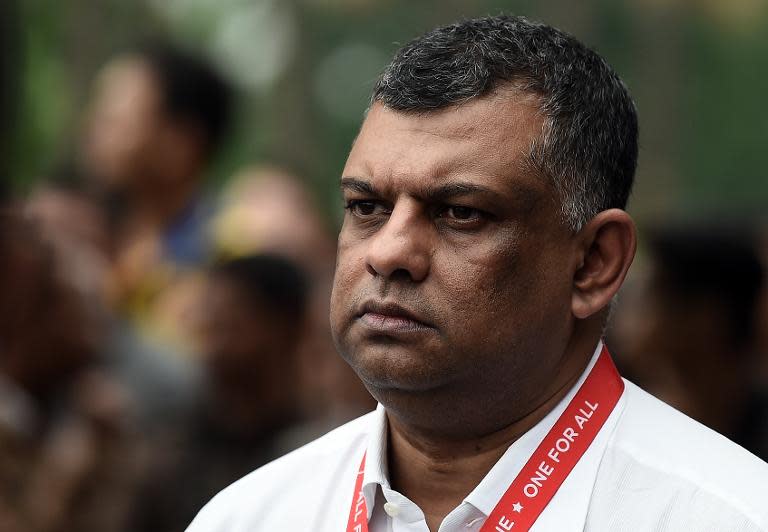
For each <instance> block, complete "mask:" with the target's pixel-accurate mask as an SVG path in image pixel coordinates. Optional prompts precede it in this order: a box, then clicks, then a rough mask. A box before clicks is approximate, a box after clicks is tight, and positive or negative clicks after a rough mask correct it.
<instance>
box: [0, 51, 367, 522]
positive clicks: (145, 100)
mask: <svg viewBox="0 0 768 532" xmlns="http://www.w3.org/2000/svg"><path fill="white" fill-rule="evenodd" d="M233 106H234V104H233V98H232V94H231V89H230V88H229V86H228V84H227V83H226V81H225V80H224V79H222V77H221V76H220V75H219V74H218V73H217V72H215V71H214V70H213V69H212V67H211V66H209V65H208V64H206V63H205V62H204V61H202V60H200V59H199V58H197V57H195V56H192V55H189V54H187V53H185V52H182V51H179V50H176V49H173V48H171V47H168V46H167V45H162V44H153V45H149V46H145V47H142V48H137V49H135V50H132V51H130V52H128V53H125V54H122V55H120V56H118V57H115V58H114V59H112V60H111V61H109V62H108V64H106V65H105V66H104V67H103V69H102V70H101V71H100V73H99V75H98V77H97V79H96V80H94V84H93V94H92V99H91V101H90V103H89V105H88V107H87V109H84V110H83V120H82V122H83V124H82V135H81V137H80V138H78V139H77V141H76V142H75V143H74V144H75V145H76V149H75V150H73V153H71V154H70V156H69V157H68V158H67V160H66V161H64V162H63V163H62V164H61V165H60V167H59V168H56V169H54V171H52V172H51V175H50V176H46V179H42V180H41V182H40V184H39V185H38V186H36V187H35V188H34V189H33V190H32V191H30V193H29V194H26V195H25V196H24V197H16V198H14V197H7V198H5V201H4V205H3V209H2V214H1V216H2V218H1V219H0V256H2V257H3V260H2V261H1V262H0V272H1V273H0V294H2V297H0V530H3V531H4V532H37V531H40V532H43V531H46V532H47V531H67V532H76V531H114V532H119V531H124V530H126V531H127V530H142V531H147V532H150V531H163V532H170V531H180V530H183V529H184V528H185V527H186V525H187V524H189V522H190V521H191V520H192V518H193V517H194V515H195V513H196V512H197V510H199V509H200V507H201V506H202V505H203V504H204V503H205V502H206V501H207V500H208V499H210V497H212V496H213V495H214V494H215V493H216V492H217V491H219V490H220V489H222V488H223V487H225V486H226V485H228V484H229V483H231V482H233V481H234V480H236V479H237V478H239V477H241V476H243V475H245V474H246V473H248V472H249V471H251V470H253V469H254V468H256V467H258V466H259V465H261V464H263V463H265V462H267V461H269V460H271V459H273V458H276V457H277V456H280V455H282V454H285V453H286V452H288V451H290V450H292V449H294V448H296V447H297V446H299V445H301V444H302V443H304V442H306V441H308V440H310V439H313V438H314V437H317V436H318V435H320V434H322V433H323V432H325V431H327V430H328V429H330V428H333V427H335V426H337V425H338V424H340V423H342V422H344V421H346V420H349V419H352V418H353V417H356V416H358V415H360V414H362V413H364V412H366V411H369V410H370V409H371V408H372V407H373V406H374V402H373V400H372V399H371V398H370V396H369V395H368V393H367V392H366V391H365V389H364V388H363V387H362V385H361V384H360V383H359V382H358V381H357V379H356V377H355V376H354V374H353V373H352V372H351V370H349V368H347V367H346V365H345V364H344V363H343V362H342V361H341V360H340V359H339V358H338V357H337V356H336V355H335V353H334V348H333V343H332V340H331V337H330V332H329V327H328V317H327V316H328V312H327V304H328V296H329V291H330V282H331V276H332V274H333V264H334V253H335V245H334V237H333V233H332V231H331V230H330V227H331V224H329V223H327V222H326V220H325V219H324V218H323V216H322V215H321V214H320V211H319V209H318V208H317V207H316V206H315V204H314V199H313V197H312V195H311V194H310V193H309V191H308V189H307V187H306V186H305V184H304V181H303V180H302V179H300V178H299V177H297V176H294V175H291V174H290V173H289V172H287V171H286V170H283V169H280V168H274V167H269V166H256V165H253V166H248V167H246V168H243V169H242V170H241V171H239V172H238V173H237V175H235V176H233V177H232V179H230V180H229V181H228V183H227V184H226V186H225V187H224V188H223V190H216V191H212V190H209V187H207V186H206V183H205V182H204V176H205V174H206V170H207V167H208V165H209V164H210V163H211V161H212V158H213V157H214V155H215V153H216V150H217V149H218V148H219V147H220V145H221V143H222V142H223V141H224V139H225V138H226V132H227V125H228V123H229V119H230V117H231V115H232V113H233V112H235V109H234V108H233Z"/></svg>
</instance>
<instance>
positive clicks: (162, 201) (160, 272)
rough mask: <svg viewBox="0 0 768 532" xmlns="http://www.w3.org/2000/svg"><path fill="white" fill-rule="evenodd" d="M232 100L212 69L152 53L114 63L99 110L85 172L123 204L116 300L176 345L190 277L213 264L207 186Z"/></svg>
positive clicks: (94, 111) (163, 49)
mask: <svg viewBox="0 0 768 532" xmlns="http://www.w3.org/2000/svg"><path fill="white" fill-rule="evenodd" d="M230 100H231V94H230V88H229V86H228V85H227V83H226V81H225V80H224V79H223V78H222V77H221V76H219V74H218V73H217V72H216V71H215V70H214V69H213V68H212V67H211V66H210V65H208V64H207V63H206V62H205V61H203V60H202V59H200V58H198V57H197V56H194V55H191V54H188V53H186V52H183V51H180V50H177V49H175V48H171V47H168V46H165V45H152V46H147V47H143V48H140V49H137V50H135V51H132V52H129V53H126V54H122V55H119V56H117V57H116V58H114V59H112V60H111V61H110V62H109V63H107V65H106V66H105V67H104V69H103V70H102V71H101V72H100V75H99V77H98V79H97V83H96V90H95V94H94V98H93V102H92V104H91V109H90V114H89V117H88V123H87V127H86V135H85V137H84V141H83V146H82V148H81V152H82V153H81V154H80V158H81V161H80V165H81V166H82V171H83V172H84V173H85V174H86V175H87V176H89V177H90V179H91V180H92V181H94V182H95V184H96V188H98V189H100V191H101V192H102V193H103V194H104V195H105V196H106V197H108V198H110V200H112V203H114V208H113V211H114V212H113V213H112V214H113V220H112V222H113V223H112V225H113V231H112V232H113V233H114V238H113V248H114V250H113V255H114V257H113V268H112V270H113V271H112V283H111V289H112V297H113V299H114V301H115V303H116V305H117V306H118V307H119V309H120V310H121V311H123V312H124V313H125V314H127V315H128V316H129V317H130V318H131V319H132V321H133V322H134V323H137V324H140V325H142V326H147V325H148V326H149V329H150V332H151V333H152V335H154V336H160V337H161V338H163V339H164V340H167V341H169V342H170V343H172V344H175V343H177V342H180V343H183V338H184V335H185V333H186V332H187V331H185V330H183V324H180V323H179V320H180V319H179V318H177V316H176V315H175V314H174V312H175V311H176V310H177V308H178V307H177V305H178V303H177V302H178V301H179V300H180V299H183V300H184V301H185V302H186V300H187V299H186V290H188V287H190V286H192V284H194V282H193V281H192V278H193V276H192V275H190V274H191V273H192V272H195V271H196V270H198V269H199V268H200V267H201V266H202V265H203V264H204V263H205V262H206V261H207V260H208V259H210V254H211V249H210V248H211V243H210V242H209V238H208V230H209V227H208V224H209V222H210V218H211V216H212V214H213V210H214V209H213V205H212V202H211V201H210V200H209V199H207V198H206V197H205V195H204V192H203V186H202V185H203V178H204V175H205V172H206V170H207V169H208V165H209V163H210V162H211V160H212V158H213V156H214V155H215V153H216V151H217V149H218V148H219V147H220V145H221V142H222V140H223V138H224V135H225V134H226V130H227V124H228V121H229V114H230V107H231V101H230ZM169 309H170V310H169ZM185 310H186V309H185ZM182 346H183V347H187V346H186V345H182Z"/></svg>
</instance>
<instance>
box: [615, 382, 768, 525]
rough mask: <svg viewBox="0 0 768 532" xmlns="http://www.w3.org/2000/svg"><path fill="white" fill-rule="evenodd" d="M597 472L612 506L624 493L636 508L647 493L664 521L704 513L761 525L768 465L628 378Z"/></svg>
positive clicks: (766, 521) (767, 518)
mask: <svg viewBox="0 0 768 532" xmlns="http://www.w3.org/2000/svg"><path fill="white" fill-rule="evenodd" d="M601 476H602V477H603V479H606V478H610V479H611V480H610V482H607V483H606V484H607V485H608V486H610V488H611V489H612V490H613V493H614V494H615V495H613V496H612V497H613V499H614V500H613V501H612V504H613V505H618V506H616V507H621V501H620V500H617V499H618V498H620V497H622V496H625V495H626V496H628V494H630V493H631V494H632V497H628V498H632V499H634V503H629V504H634V505H635V506H638V505H640V503H639V502H638V499H637V498H636V497H642V494H643V493H644V492H645V491H646V490H648V493H649V499H648V501H647V505H648V506H647V508H648V509H651V508H653V506H654V505H658V506H659V507H661V506H664V505H667V508H666V509H665V510H664V512H668V513H666V514H665V515H666V516H667V517H666V518H670V513H669V512H671V514H677V515H679V518H680V519H681V520H682V521H684V520H688V522H689V524H690V523H691V522H695V521H696V520H700V519H704V518H705V516H706V515H710V514H711V515H712V516H713V517H712V518H711V519H715V517H714V516H715V515H719V516H720V517H718V519H728V520H730V521H731V522H733V521H734V520H735V521H739V520H741V521H743V522H744V523H747V524H749V526H746V525H745V527H743V528H735V529H736V530H768V505H766V504H765V493H764V490H765V486H768V464H766V463H765V462H763V461H762V460H760V459H759V458H757V457H756V456H754V455H752V454H750V453H749V452H748V451H746V450H745V449H743V448H742V447H739V446H738V445H736V444H735V443H733V442H731V441H730V440H728V439H727V438H725V437H724V436H721V435H720V434H718V433H716V432H714V431H712V430H711V429H709V428H707V427H705V426H703V425H701V424H700V423H698V422H696V421H694V420H693V419H691V418H689V417H688V416H686V415H684V414H682V413H681V412H678V411H677V410H675V409H674V408H672V407H670V406H668V405H666V404H664V403H663V402H661V401H659V400H658V399H656V398H654V397H652V396H651V395H650V394H648V393H646V392H645V391H643V390H641V389H640V388H638V387H637V386H635V385H634V384H632V383H630V382H627V386H626V406H625V409H624V412H623V413H622V415H621V420H620V422H619V423H618V424H617V427H616V430H615V432H614V434H613V436H612V438H611V443H610V444H609V447H608V449H607V452H606V455H605V457H604V460H603V464H602V465H601ZM606 489H608V488H607V487H606ZM672 504H674V510H670V509H669V508H670V507H669V506H668V505H672ZM646 513H647V514H649V515H653V511H650V512H646ZM694 514H695V515H694ZM703 522H704V521H702V523H703ZM718 522H719V521H718ZM708 523H709V524H710V525H711V524H712V521H711V520H710V521H708ZM689 529H690V530H698V528H689ZM710 529H711V528H710ZM664 530H666V528H665V529H664Z"/></svg>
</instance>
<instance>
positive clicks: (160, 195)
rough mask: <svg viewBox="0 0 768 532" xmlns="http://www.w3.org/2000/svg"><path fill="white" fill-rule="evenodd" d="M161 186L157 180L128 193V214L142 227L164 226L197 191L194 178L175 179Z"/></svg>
mask: <svg viewBox="0 0 768 532" xmlns="http://www.w3.org/2000/svg"><path fill="white" fill-rule="evenodd" d="M171 185H172V186H166V187H164V186H162V180H157V181H156V182H155V183H154V184H153V185H152V186H151V187H147V188H144V187H137V188H136V189H134V190H133V191H132V192H131V193H130V201H131V207H130V216H131V218H132V220H133V222H134V223H135V224H136V225H138V226H143V227H158V228H162V227H166V226H167V225H168V224H170V223H171V222H172V221H173V220H174V218H176V216H178V215H179V213H180V212H181V211H182V210H184V208H185V207H187V205H189V203H190V201H192V198H193V197H194V196H195V194H196V193H197V189H198V185H197V183H196V181H195V180H193V179H187V180H177V181H174V182H173V183H171Z"/></svg>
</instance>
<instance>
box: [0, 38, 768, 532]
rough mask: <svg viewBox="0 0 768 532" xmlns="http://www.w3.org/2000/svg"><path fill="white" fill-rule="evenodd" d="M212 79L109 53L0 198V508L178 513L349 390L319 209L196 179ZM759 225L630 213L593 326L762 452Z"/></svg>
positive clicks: (66, 513) (333, 411)
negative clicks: (628, 258) (42, 167)
mask: <svg viewBox="0 0 768 532" xmlns="http://www.w3.org/2000/svg"><path fill="white" fill-rule="evenodd" d="M235 101H236V100H235V99H234V98H233V96H232V92H231V89H230V88H229V85H228V83H227V82H226V80H225V79H223V78H222V77H221V76H220V74H218V73H217V72H216V71H215V70H214V69H213V68H212V67H211V66H210V65H208V64H206V63H205V62H204V61H202V60H201V59H200V58H198V57H195V56H193V55H189V54H187V53H185V52H183V51H180V50H177V49H174V48H171V47H168V46H167V45H162V44H153V45H149V46H146V47H141V48H137V49H134V50H132V51H130V52H127V53H124V54H121V55H119V56H117V57H115V58H113V59H112V60H110V61H109V62H108V63H107V64H106V65H105V66H104V67H103V68H102V69H101V71H100V73H99V75H98V77H97V78H96V79H95V80H94V82H93V92H92V98H91V101H90V102H89V105H88V107H87V109H84V110H83V118H82V130H81V131H82V132H81V135H80V137H79V138H78V139H76V141H75V142H74V143H73V145H74V146H75V147H76V148H75V149H74V150H73V153H71V154H69V156H68V157H67V159H66V160H65V161H63V162H62V164H61V165H60V166H59V167H58V168H56V169H54V170H52V172H51V174H50V175H49V176H44V177H45V178H44V179H41V180H40V183H39V184H38V185H37V186H36V187H35V188H34V189H33V190H31V191H30V192H29V193H28V194H25V195H24V196H23V197H22V196H19V197H11V196H10V194H9V195H8V197H5V198H4V199H3V207H2V213H0V257H2V258H3V260H2V261H0V294H1V295H0V530H2V531H4V532H53V531H68V532H78V531H114V532H121V531H132V530H141V531H145V532H152V531H163V532H174V531H181V530H183V529H184V528H185V527H186V525H187V524H188V523H189V522H190V521H191V520H192V518H193V517H194V515H195V513H196V512H197V510H199V508H200V507H201V506H202V505H203V504H204V503H205V502H206V501H207V500H208V499H209V498H210V497H211V496H212V495H214V494H215V493H216V492H217V491H219V490H220V489H222V488H223V487H225V486H226V485H228V484H229V483H231V482H233V481H234V480H236V479H237V478H239V477H241V476H243V475H244V474H246V473H248V472H249V471H251V470H252V469H254V468H256V467H257V466H259V465H261V464H263V463H265V462H267V461H269V460H271V459H273V458H275V457H277V456H279V455H281V454H284V453H286V452H288V451H290V450H292V449H294V448H296V447H298V446H299V445H301V444H302V443H304V442H306V441H309V440H310V439H313V438H314V437H316V436H318V435H320V434H322V433H323V432H325V431H327V430H328V429H330V428H333V427H335V426H337V425H339V424H341V423H342V422H344V421H346V420H349V419H352V418H354V417H356V416H358V415H360V414H362V413H364V412H366V411H368V410H370V409H371V408H373V406H374V402H373V400H372V399H371V397H370V396H369V395H368V393H367V392H366V391H365V389H364V388H363V387H362V385H361V384H360V383H359V382H358V381H357V379H356V377H355V376H354V374H353V373H352V372H351V370H350V369H349V368H348V367H347V366H346V365H345V364H344V363H343V362H342V361H341V359H340V358H339V357H337V356H336V355H335V352H334V347H333V343H332V340H331V337H330V332H329V327H328V312H327V305H328V297H329V291H330V283H331V277H332V274H333V266H334V253H335V242H334V235H333V230H332V225H333V224H332V223H330V222H329V221H328V220H326V219H325V218H324V216H323V215H322V214H321V211H320V210H319V209H318V208H317V206H316V205H315V203H314V198H313V195H312V194H311V193H310V191H309V189H308V188H307V186H306V182H305V180H304V179H302V177H301V176H295V175H292V174H291V173H290V172H289V171H287V170H285V169H282V168H277V167H273V166H269V165H259V164H255V163H254V164H253V165H249V166H246V167H243V168H242V169H241V170H239V171H238V172H236V174H235V175H233V176H232V177H231V178H230V179H229V180H228V181H227V182H226V183H225V184H224V186H223V187H222V188H221V189H217V190H211V189H210V188H209V187H208V186H206V183H205V182H204V176H205V174H206V170H207V168H208V166H209V165H210V164H211V161H212V159H213V157H214V156H215V154H216V151H217V150H218V149H219V148H220V147H221V144H222V143H223V142H226V139H227V126H228V124H229V120H230V117H231V116H232V114H233V113H236V112H237V109H236V105H235ZM765 236H766V235H765V234H761V232H760V231H759V228H755V227H751V226H749V225H728V226H726V225H725V224H723V223H720V224H713V222H712V220H709V221H707V220H702V221H701V222H688V223H685V224H665V225H661V226H658V227H648V228H645V229H644V230H643V231H642V239H643V241H644V242H645V247H644V249H643V250H642V251H641V254H640V258H639V260H638V264H636V265H635V271H634V273H633V276H632V278H631V279H630V282H629V283H628V284H627V287H626V289H625V290H624V291H623V293H622V295H621V297H620V298H619V300H618V302H617V303H616V306H615V312H614V317H613V320H612V324H611V325H610V327H609V329H608V331H607V334H608V337H609V342H608V343H609V345H610V346H611V347H612V350H613V351H614V355H615V356H616V357H617V359H618V360H617V361H618V363H619V365H620V366H621V368H622V371H623V373H624V374H625V375H626V376H627V377H629V378H631V379H633V380H635V381H636V382H637V383H638V384H640V385H641V386H643V387H645V388H646V389H648V390H649V391H650V392H652V393H654V394H655V395H657V396H659V397H660V398H662V399H664V400H665V401H667V402H669V403H670V404H672V405H674V406H675V407H677V408H679V409H681V410H683V411H684V412H686V413H688V414H689V415H691V416H692V417H694V418H695V419H697V420H699V421H700V422H702V423H704V424H707V425H709V426H711V427H713V428H715V429H716V430H718V431H719V432H721V433H723V434H725V435H727V436H728V437H730V438H732V439H734V440H735V441H736V442H738V443H740V444H741V445H743V446H745V447H747V448H748V449H749V450H751V451H752V452H754V453H755V454H758V455H760V456H762V457H763V459H768V288H767V286H766V285H767V283H765V282H764V281H765V279H764V278H765V264H766V259H767V258H768V240H766V239H765ZM761 238H762V240H761ZM649 430H651V431H652V430H653V427H649Z"/></svg>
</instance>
